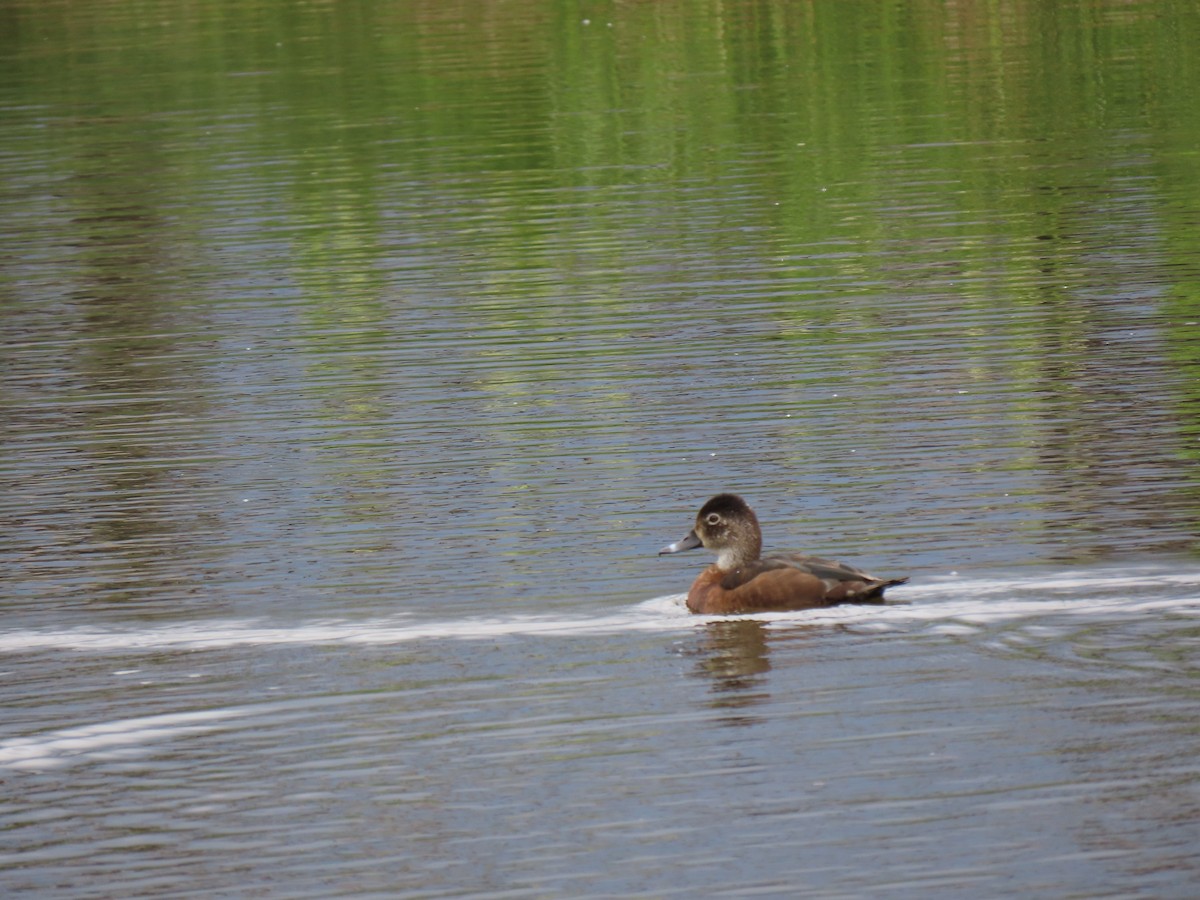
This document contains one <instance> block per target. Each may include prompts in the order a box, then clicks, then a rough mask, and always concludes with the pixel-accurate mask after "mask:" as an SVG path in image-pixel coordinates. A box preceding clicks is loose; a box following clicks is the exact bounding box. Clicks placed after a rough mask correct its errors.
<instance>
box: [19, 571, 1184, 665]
mask: <svg viewBox="0 0 1200 900" xmlns="http://www.w3.org/2000/svg"><path fill="white" fill-rule="evenodd" d="M888 597H889V599H890V600H892V601H893V602H892V603H889V604H888V605H885V606H874V605H871V606H837V607H831V608H827V609H814V610H804V611H800V612H782V613H758V614H755V615H754V616H753V618H754V619H755V620H756V621H762V622H766V623H768V625H776V624H781V623H790V624H796V623H805V624H814V625H819V624H840V625H854V626H857V627H861V628H867V629H871V630H877V631H891V630H897V631H904V630H913V629H921V628H934V627H935V626H938V625H950V626H953V627H961V626H964V625H966V626H973V627H984V626H988V625H993V624H996V623H1003V622H1013V621H1019V620H1022V619H1031V618H1032V619H1036V618H1040V617H1043V616H1048V615H1066V616H1090V617H1096V618H1104V619H1120V618H1123V617H1130V616H1146V615H1152V614H1160V613H1167V612H1169V613H1172V614H1176V615H1200V573H1189V574H1177V573H1169V574H1168V573H1155V572H1149V571H1143V572H1138V571H1121V572H1116V573H1108V574H1100V575H1097V574H1096V573H1082V572H1059V573H1053V574H1044V575H1031V576H1028V577H1023V578H1004V579H999V578H998V579H987V578H980V579H966V578H960V577H949V576H948V577H944V578H940V579H931V580H929V581H926V582H924V583H922V584H919V585H906V586H904V587H902V588H893V589H892V591H890V592H889V594H888ZM683 600H684V597H683V595H682V594H676V595H670V596H665V597H657V598H654V599H652V600H646V601H644V602H642V603H638V604H635V605H633V606H631V607H625V608H624V609H622V610H620V611H617V612H614V613H611V614H608V615H599V616H585V615H566V614H562V615H509V616H494V617H482V616H472V617H464V618H461V619H447V620H435V621H422V620H416V619H411V618H407V617H404V616H390V617H385V618H380V619H373V620H367V621H349V620H318V621H313V622H308V623H300V624H290V623H289V624H288V625H273V624H271V623H268V622H263V621H256V620H236V619H235V620H214V621H193V622H186V623H180V624H172V625H162V626H157V627H149V628H141V629H126V630H123V629H120V628H105V629H100V628H75V629H59V630H41V629H29V630H25V631H9V632H6V633H4V634H0V653H27V652H32V651H39V650H64V649H65V650H83V651H93V652H110V651H124V652H130V651H139V650H147V651H150V650H154V651H159V650H172V649H177V650H203V649H216V648H225V647H237V646H270V645H287V644H301V645H303V644H312V645H317V644H348V645H355V644H357V645H363V644H367V645H386V644H402V643H406V642H409V641H419V640H432V639H452V640H486V639H490V638H498V637H518V636H546V637H556V636H583V635H603V634H620V633H629V632H634V633H637V632H641V633H654V632H659V633H674V632H679V631H686V630H689V629H691V628H694V627H695V626H696V625H698V624H703V623H705V622H709V621H714V620H719V619H720V618H721V617H719V616H693V615H690V614H689V613H688V612H687V610H686V608H685V607H684V604H683ZM940 630H944V629H940Z"/></svg>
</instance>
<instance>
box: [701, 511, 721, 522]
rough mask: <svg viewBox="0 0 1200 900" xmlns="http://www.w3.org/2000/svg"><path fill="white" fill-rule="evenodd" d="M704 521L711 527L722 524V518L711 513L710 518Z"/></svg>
mask: <svg viewBox="0 0 1200 900" xmlns="http://www.w3.org/2000/svg"><path fill="white" fill-rule="evenodd" d="M704 521H706V522H707V523H708V524H709V525H717V524H719V523H720V521H721V517H720V516H719V515H717V514H716V513H709V514H708V518H707V519H705V520H704Z"/></svg>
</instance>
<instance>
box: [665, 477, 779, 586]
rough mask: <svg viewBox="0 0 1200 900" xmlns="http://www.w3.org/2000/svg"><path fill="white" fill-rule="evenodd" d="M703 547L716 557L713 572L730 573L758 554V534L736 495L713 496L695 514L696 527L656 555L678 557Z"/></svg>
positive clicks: (750, 514) (754, 520) (752, 518)
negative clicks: (675, 555) (715, 568)
mask: <svg viewBox="0 0 1200 900" xmlns="http://www.w3.org/2000/svg"><path fill="white" fill-rule="evenodd" d="M696 547H704V548H705V549H706V550H712V551H713V552H714V553H716V554H717V568H718V569H720V570H721V571H722V572H732V571H734V570H735V569H739V568H741V567H742V566H744V565H746V564H748V563H751V562H754V560H756V559H758V557H759V554H760V553H761V552H762V530H761V529H760V528H759V526H758V518H757V517H756V516H755V515H754V510H752V509H751V508H750V506H749V504H747V503H746V501H745V500H743V499H742V498H741V497H739V496H738V495H737V494H717V496H715V497H713V498H712V499H711V500H709V501H708V502H707V503H705V504H704V505H703V506H702V507H700V512H698V513H697V514H696V524H695V525H694V526H692V530H691V531H689V532H688V533H687V534H686V535H684V536H683V538H682V539H680V540H678V541H676V542H675V543H674V544H668V545H667V546H665V547H663V548H662V549H661V550H659V551H658V555H659V556H662V555H663V554H664V553H681V552H682V551H684V550H693V549H695V548H696Z"/></svg>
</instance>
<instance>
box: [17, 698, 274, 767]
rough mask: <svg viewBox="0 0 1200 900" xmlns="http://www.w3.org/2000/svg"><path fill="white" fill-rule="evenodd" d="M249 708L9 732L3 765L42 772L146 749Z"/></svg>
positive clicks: (207, 728) (210, 727) (245, 712)
mask: <svg viewBox="0 0 1200 900" xmlns="http://www.w3.org/2000/svg"><path fill="white" fill-rule="evenodd" d="M249 713H250V710H249V709H214V710H203V711H200V712H178V713H165V714H163V715H158V716H141V717H139V718H133V719H118V720H116V721H112V722H99V723H97V724H95V725H79V726H76V727H73V728H60V729H57V730H55V731H48V732H43V733H41V734H37V735H33V736H30V737H18V738H9V739H8V740H5V741H0V769H26V770H32V771H39V772H41V771H45V770H47V769H57V768H61V767H62V766H65V765H68V764H70V763H71V762H73V761H76V760H81V759H97V758H99V759H116V758H127V757H130V756H133V755H136V754H139V753H142V752H144V750H145V745H146V744H149V743H152V742H154V741H162V740H167V739H170V738H174V737H178V736H179V735H183V734H196V733H198V732H205V731H212V730H213V729H216V728H219V727H221V726H222V725H223V724H224V723H225V722H226V721H227V720H229V719H233V718H236V717H238V716H245V715H248V714H249Z"/></svg>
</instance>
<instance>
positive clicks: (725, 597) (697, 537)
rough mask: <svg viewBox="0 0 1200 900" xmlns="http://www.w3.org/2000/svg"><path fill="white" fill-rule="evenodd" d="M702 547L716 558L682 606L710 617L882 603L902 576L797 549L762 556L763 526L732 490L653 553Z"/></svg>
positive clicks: (710, 501) (661, 553)
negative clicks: (879, 575) (879, 573)
mask: <svg viewBox="0 0 1200 900" xmlns="http://www.w3.org/2000/svg"><path fill="white" fill-rule="evenodd" d="M697 547H704V548H705V549H706V550H712V551H713V552H715V553H716V554H717V561H716V562H715V563H713V564H711V565H709V566H708V567H707V568H705V569H704V571H703V572H701V573H700V574H699V575H698V576H697V578H696V580H695V581H694V582H693V583H692V587H691V590H689V591H688V595H687V608H688V609H689V610H691V611H692V612H693V613H700V614H702V615H710V616H713V615H715V616H728V615H739V614H743V613H754V612H778V611H787V610H798V609H816V608H819V607H825V606H837V605H839V604H842V603H883V602H885V601H884V597H883V592H884V591H885V590H886V589H887V588H890V587H893V586H894V585H898V584H904V583H905V582H907V581H908V579H907V578H877V577H875V576H874V575H868V574H867V573H866V572H864V571H862V570H861V569H856V568H854V567H853V566H848V565H845V564H844V563H839V562H834V561H832V560H828V559H821V558H819V557H816V556H805V555H804V554H802V553H797V552H784V553H771V554H769V555H767V556H762V555H761V554H762V529H761V528H760V527H759V524H758V517H757V516H755V515H754V510H752V509H751V508H750V505H749V504H748V503H746V501H745V500H743V499H742V498H741V497H739V496H738V495H737V494H717V495H716V496H715V497H713V498H712V499H711V500H709V501H708V502H707V503H705V504H704V505H703V506H702V507H700V512H699V513H697V514H696V522H695V525H694V526H693V527H692V530H691V531H689V532H688V533H687V534H686V535H684V537H683V538H682V539H680V540H678V541H676V542H675V543H673V544H668V545H667V546H665V547H663V548H662V549H661V550H659V551H658V555H659V556H662V555H663V554H666V553H681V552H683V551H684V550H694V549H695V548H697Z"/></svg>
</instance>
